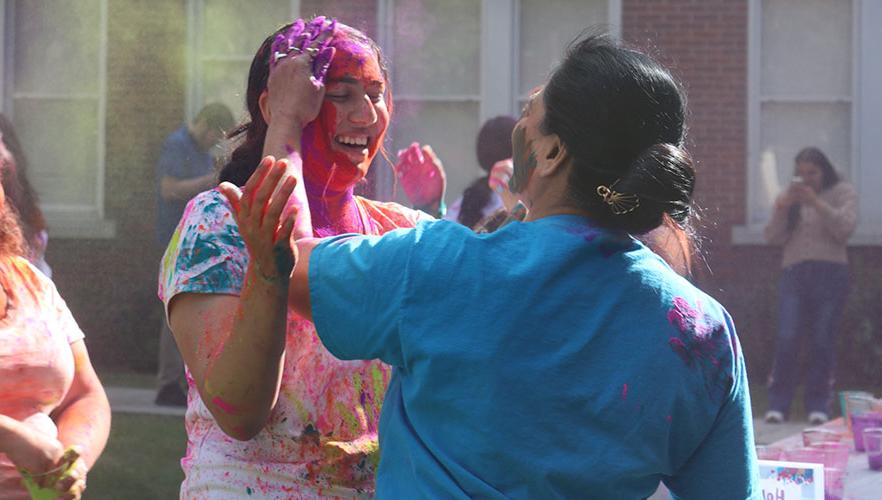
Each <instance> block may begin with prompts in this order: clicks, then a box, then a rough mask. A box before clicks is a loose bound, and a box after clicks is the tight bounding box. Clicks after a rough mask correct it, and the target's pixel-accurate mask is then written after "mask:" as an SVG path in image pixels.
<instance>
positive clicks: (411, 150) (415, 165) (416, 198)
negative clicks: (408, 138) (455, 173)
mask: <svg viewBox="0 0 882 500" xmlns="http://www.w3.org/2000/svg"><path fill="white" fill-rule="evenodd" d="M394 170H395V175H397V176H398V180H399V181H400V182H401V186H402V188H404V194H406V195H407V197H408V198H409V199H410V201H411V203H413V205H414V206H416V207H431V208H433V209H437V207H438V206H439V205H440V203H441V199H442V198H443V197H444V190H445V189H446V188H447V176H446V174H445V173H444V165H442V164H441V160H439V159H438V156H437V155H435V152H434V151H432V147H431V146H428V145H426V146H423V147H422V148H420V145H419V143H416V142H414V143H413V144H411V145H410V146H408V148H407V149H403V150H401V151H399V152H398V163H397V164H396V165H395V167H394Z"/></svg>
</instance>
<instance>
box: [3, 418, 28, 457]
mask: <svg viewBox="0 0 882 500" xmlns="http://www.w3.org/2000/svg"><path fill="white" fill-rule="evenodd" d="M22 425H23V424H22V423H21V422H19V421H18V420H16V419H14V418H12V417H8V416H6V415H3V414H0V453H8V452H9V450H10V449H11V447H12V446H14V445H15V443H16V442H17V440H18V437H19V435H20V434H21V426H22Z"/></svg>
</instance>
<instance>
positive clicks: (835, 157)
mask: <svg viewBox="0 0 882 500" xmlns="http://www.w3.org/2000/svg"><path fill="white" fill-rule="evenodd" d="M761 122H762V123H761V127H762V128H761V130H762V138H761V144H760V166H759V167H760V168H759V173H758V175H757V182H758V184H759V185H758V186H756V188H757V191H756V193H757V196H756V197H755V202H756V204H757V206H756V207H754V210H753V217H752V219H753V220H752V221H751V222H757V223H760V222H763V221H765V220H767V219H768V216H769V214H770V210H771V207H772V204H773V202H774V199H775V196H777V194H778V192H779V191H780V190H781V189H782V188H783V187H784V186H786V185H787V184H788V183H789V182H790V180H791V179H792V178H793V158H794V157H795V156H796V153H798V152H799V150H800V149H802V148H804V147H806V146H816V147H818V148H820V149H821V150H822V151H824V153H825V154H826V155H827V157H829V158H830V161H831V162H833V166H835V167H836V170H837V171H838V172H839V173H840V174H842V176H843V177H845V178H850V177H851V175H850V169H851V139H850V138H851V105H849V104H832V103H821V104H805V103H802V104H786V103H785V104H782V103H767V104H764V105H763V107H762V111H761Z"/></svg>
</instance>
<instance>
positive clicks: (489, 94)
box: [376, 0, 622, 200]
mask: <svg viewBox="0 0 882 500" xmlns="http://www.w3.org/2000/svg"><path fill="white" fill-rule="evenodd" d="M478 1H480V2H481V33H480V40H481V47H480V56H479V59H478V60H479V65H480V67H479V70H478V71H479V78H478V80H479V81H478V91H479V93H478V94H468V95H465V94H463V95H445V96H431V95H421V94H406V95H399V94H396V95H395V100H396V102H397V101H401V100H403V101H408V100H410V101H424V102H469V103H477V104H478V108H479V112H478V124H481V123H484V121H486V120H487V119H489V118H492V117H494V116H499V115H512V116H518V115H520V112H521V104H520V102H521V100H522V99H523V96H521V95H519V92H518V87H519V83H520V80H519V78H520V66H519V55H520V23H521V2H520V0H478ZM605 1H606V4H607V5H606V8H607V25H608V28H609V31H610V35H611V36H613V37H614V38H619V37H620V36H621V29H622V0H605ZM394 7H395V0H377V31H378V36H377V43H379V44H380V46H381V47H383V50H384V51H385V53H386V55H387V56H388V57H389V58H390V59H392V60H393V61H394V57H395V47H394V46H393V44H392V40H393V37H392V30H393V29H394V25H393V13H394ZM491 54H493V55H495V54H505V55H506V57H496V56H493V57H490V55H491ZM391 71H394V64H393V68H392V69H391ZM498 75H508V78H507V79H502V78H498ZM394 183H395V179H394V178H393V174H392V172H391V169H385V168H381V169H377V185H376V196H377V198H378V199H381V200H382V199H393V198H394V197H395V196H394V192H393V185H394Z"/></svg>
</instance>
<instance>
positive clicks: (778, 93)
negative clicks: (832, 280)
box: [733, 0, 882, 244]
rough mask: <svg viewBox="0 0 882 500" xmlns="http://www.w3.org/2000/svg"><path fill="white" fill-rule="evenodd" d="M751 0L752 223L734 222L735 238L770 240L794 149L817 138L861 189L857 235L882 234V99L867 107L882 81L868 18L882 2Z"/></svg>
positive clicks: (861, 238) (867, 238) (861, 239)
mask: <svg viewBox="0 0 882 500" xmlns="http://www.w3.org/2000/svg"><path fill="white" fill-rule="evenodd" d="M749 8H750V31H749V51H750V53H749V84H748V106H749V110H748V154H747V158H748V160H747V161H748V165H747V173H748V183H747V185H748V189H747V200H746V201H747V213H746V219H747V224H746V225H745V226H741V227H736V228H735V229H734V231H733V240H734V241H735V243H747V244H750V243H763V239H762V228H763V226H764V225H765V223H766V221H768V219H769V217H770V215H771V210H772V206H773V204H774V200H775V197H776V196H777V194H778V193H779V192H780V191H781V189H783V188H784V187H786V186H787V184H788V183H789V182H790V179H791V178H792V176H793V158H794V156H795V155H796V153H797V152H798V151H799V150H800V149H801V148H803V147H805V146H817V147H819V148H821V149H822V150H823V151H824V152H825V153H826V154H827V155H828V156H829V157H830V160H831V161H832V162H833V164H834V165H835V166H836V167H837V169H838V171H839V172H840V173H841V174H842V175H843V177H844V178H846V179H848V180H850V181H851V182H853V183H854V184H855V186H856V187H857V188H858V190H859V193H860V195H861V214H860V224H859V227H858V231H857V235H856V236H855V237H854V238H853V239H852V243H856V244H867V243H871V244H878V243H882V230H880V229H879V228H880V227H882V210H880V208H879V207H878V206H876V207H874V206H871V204H870V203H869V202H870V200H872V199H873V198H875V197H876V194H875V192H876V191H878V188H882V177H880V176H879V175H878V174H876V173H875V171H876V170H878V166H874V165H873V164H872V158H874V157H876V158H878V157H879V155H880V154H882V152H880V151H879V145H878V144H879V142H880V141H878V139H875V140H872V139H870V136H869V132H870V131H871V130H873V127H874V124H873V123H872V122H874V121H875V130H876V131H877V134H878V130H880V129H879V123H880V122H879V118H878V114H879V112H880V111H882V106H880V104H879V103H878V98H877V102H876V104H875V105H873V106H871V107H872V108H873V109H875V112H873V111H871V109H870V108H869V107H868V106H867V104H870V99H869V98H870V97H873V96H870V95H869V92H867V89H868V88H879V87H878V85H879V84H880V83H882V81H880V80H882V71H880V69H882V68H880V66H882V65H880V64H879V63H878V62H876V61H875V60H874V58H878V54H872V55H871V54H870V53H869V47H872V46H876V47H878V46H879V45H878V44H879V43H880V42H882V38H880V36H879V35H877V34H871V33H870V30H869V29H867V28H868V27H869V24H867V23H869V19H873V18H875V19H876V21H877V22H878V21H879V20H882V15H880V14H882V9H880V6H879V4H878V3H877V2H863V1H861V0H842V1H837V2H829V1H826V0H751V2H750V4H749ZM873 11H874V12H873ZM862 23H863V24H864V26H862ZM871 39H872V40H871ZM873 44H875V45H873ZM871 56H872V57H871ZM873 64H875V67H874V66H873ZM873 82H875V87H871V86H870V85H869V84H871V83H873ZM871 143H874V144H871ZM871 150H872V151H871ZM873 153H875V154H873ZM873 167H875V168H873ZM871 186H875V189H872V188H870V187H871ZM868 188H870V189H868Z"/></svg>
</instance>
